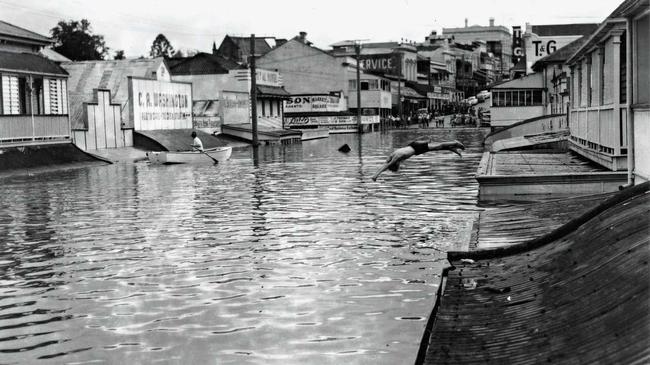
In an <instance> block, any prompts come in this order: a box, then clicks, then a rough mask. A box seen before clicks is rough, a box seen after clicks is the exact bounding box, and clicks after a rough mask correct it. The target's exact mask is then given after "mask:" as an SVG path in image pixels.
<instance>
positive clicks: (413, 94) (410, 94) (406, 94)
mask: <svg viewBox="0 0 650 365" xmlns="http://www.w3.org/2000/svg"><path fill="white" fill-rule="evenodd" d="M401 94H402V97H403V98H410V99H426V98H427V97H426V95H421V94H419V93H418V92H417V91H415V90H413V89H412V88H410V87H408V86H404V87H402V90H401Z"/></svg>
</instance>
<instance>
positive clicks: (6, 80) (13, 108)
mask: <svg viewBox="0 0 650 365" xmlns="http://www.w3.org/2000/svg"><path fill="white" fill-rule="evenodd" d="M19 102H20V99H19V97H18V77H16V76H8V75H3V76H2V107H3V110H4V113H5V114H20V105H19Z"/></svg>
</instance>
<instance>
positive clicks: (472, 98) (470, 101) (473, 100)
mask: <svg viewBox="0 0 650 365" xmlns="http://www.w3.org/2000/svg"><path fill="white" fill-rule="evenodd" d="M467 103H468V104H469V105H476V104H478V99H477V98H476V96H470V97H469V98H467Z"/></svg>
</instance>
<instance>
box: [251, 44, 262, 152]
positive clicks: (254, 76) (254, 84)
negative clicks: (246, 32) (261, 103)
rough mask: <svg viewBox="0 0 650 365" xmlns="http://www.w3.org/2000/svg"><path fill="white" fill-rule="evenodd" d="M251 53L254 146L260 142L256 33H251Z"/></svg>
mask: <svg viewBox="0 0 650 365" xmlns="http://www.w3.org/2000/svg"><path fill="white" fill-rule="evenodd" d="M250 49H251V54H250V56H249V65H250V72H251V93H250V94H251V124H252V133H253V139H252V141H251V143H252V144H253V146H258V145H259V144H260V142H259V140H258V137H257V70H256V69H255V34H251V43H250Z"/></svg>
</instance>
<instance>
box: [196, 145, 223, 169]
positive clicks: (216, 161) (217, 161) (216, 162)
mask: <svg viewBox="0 0 650 365" xmlns="http://www.w3.org/2000/svg"><path fill="white" fill-rule="evenodd" d="M192 150H194V146H192ZM196 151H199V152H201V153H202V154H204V155H206V156H208V157H210V158H211V159H212V161H214V164H215V165H218V164H219V160H217V159H216V158H214V157H212V156H210V155H208V154H207V152H205V151H203V150H198V149H197V150H196Z"/></svg>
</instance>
